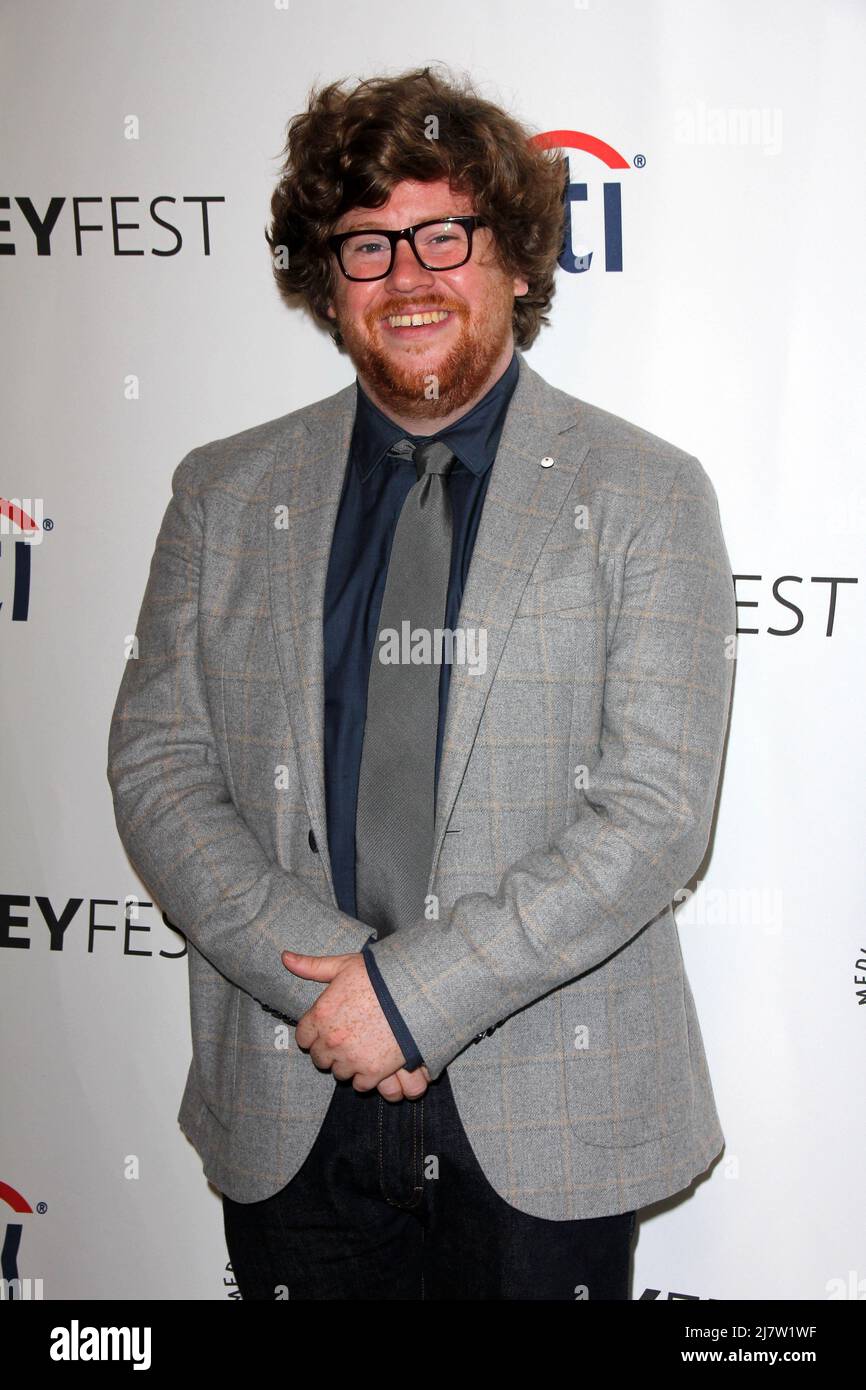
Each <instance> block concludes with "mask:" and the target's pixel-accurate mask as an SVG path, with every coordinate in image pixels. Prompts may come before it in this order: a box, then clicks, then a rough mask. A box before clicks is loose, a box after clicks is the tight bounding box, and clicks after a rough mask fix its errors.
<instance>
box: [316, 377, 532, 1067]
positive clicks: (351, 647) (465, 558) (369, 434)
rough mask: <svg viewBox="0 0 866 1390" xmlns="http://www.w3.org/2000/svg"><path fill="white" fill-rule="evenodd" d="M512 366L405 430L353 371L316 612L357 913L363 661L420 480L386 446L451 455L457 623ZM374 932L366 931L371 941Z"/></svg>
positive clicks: (395, 1019) (339, 892) (342, 833)
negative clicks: (432, 419)
mask: <svg viewBox="0 0 866 1390" xmlns="http://www.w3.org/2000/svg"><path fill="white" fill-rule="evenodd" d="M519 370H520V369H519V363H518V361H517V356H516V354H513V355H512V358H511V362H510V363H509V365H508V367H507V368H506V370H505V371H504V372H503V374H502V376H501V377H500V378H499V380H498V381H496V382H494V384H493V386H492V387H491V388H490V390H489V391H488V392H487V394H486V395H485V396H483V397H482V399H481V400H480V401H478V402H477V404H476V405H474V406H473V407H472V409H471V410H469V411H468V412H467V413H466V414H465V415H463V416H462V417H461V418H460V419H459V420H457V421H455V422H454V423H453V424H451V425H448V426H447V428H445V429H443V430H441V431H440V432H439V433H437V434H435V435H414V434H408V433H407V431H406V430H404V429H402V428H401V427H400V426H399V425H397V424H395V423H394V421H393V420H390V419H389V418H388V416H387V415H385V414H383V412H382V411H381V410H380V409H379V408H378V406H376V405H375V404H374V403H373V401H371V400H370V398H369V396H368V395H367V394H366V392H365V391H364V390H363V389H362V387H361V383H360V382H359V381H358V379H357V377H356V378H355V385H356V389H357V408H356V411H355V424H354V429H353V433H352V443H351V447H350V449H349V458H348V461H347V466H346V474H345V478H344V480H343V492H342V496H341V498H340V505H339V510H338V512H337V520H336V524H335V527H334V535H333V539H332V541H331V552H330V557H329V561H328V574H327V579H326V583H325V604H324V614H323V644H324V653H323V656H324V683H325V691H324V696H325V711H324V714H325V720H324V737H325V748H324V763H325V799H326V806H327V822H328V850H329V853H330V857H331V871H332V874H333V878H334V890H335V893H336V897H337V903H338V905H339V907H340V910H341V911H343V912H345V913H347V914H348V915H349V916H351V917H355V916H357V913H356V910H355V813H356V809H357V797H358V777H359V772H360V766H361V750H362V747H363V741H364V724H365V721H366V717H367V684H368V681H369V675H370V661H371V659H372V654H373V648H374V645H375V641H376V636H377V633H378V626H379V613H380V610H381V607H382V595H383V593H384V589H385V579H386V577H387V571H388V561H389V559H390V555H391V544H392V541H393V539H394V531H395V530H396V527H397V521H398V518H399V516H400V511H401V509H402V506H403V503H404V502H405V500H406V497H407V494H408V493H409V491H410V490H411V488H412V487H414V485H415V483H416V482H417V478H416V476H415V465H414V463H413V462H412V460H411V459H408V460H407V459H405V458H400V457H399V456H397V455H394V454H389V452H388V451H389V449H391V448H392V447H393V445H394V444H396V442H397V440H398V439H404V438H407V439H411V440H412V441H413V442H415V443H426V442H429V440H431V439H442V440H443V441H444V442H445V443H446V444H447V445H448V447H449V448H450V449H451V451H452V453H453V454H454V455H455V463H454V464H453V466H452V468H451V471H450V473H449V475H448V489H449V493H450V497H451V508H452V515H453V541H452V548H451V569H450V575H449V580H448V598H447V603H446V610H445V620H444V624H443V626H444V627H446V628H450V629H452V630H453V629H455V628H456V627H457V619H458V616H459V613H460V603H461V600H462V597H463V589H464V586H465V584H466V577H467V575H468V573H469V562H470V560H471V559H472V550H473V547H474V545H475V536H476V533H477V531H478V523H479V521H480V519H481V512H482V508H483V506H484V498H485V495H486V493H487V485H488V483H489V481H490V475H491V471H492V465H493V461H494V459H495V458H496V451H497V449H498V447H499V439H500V436H501V434H502V428H503V426H504V424H505V416H506V413H507V410H508V405H509V402H510V400H511V396H512V394H513V392H514V388H515V386H516V385H517V378H518V376H519ZM450 678H451V663H450V662H449V661H442V663H441V666H440V675H439V724H438V732H437V738H436V766H435V770H434V779H435V781H434V785H435V782H438V778H439V762H440V758H441V752H442V738H443V734H444V729H445V715H446V710H447V703H448V686H449V682H450ZM375 939H376V933H375V932H373V933H372V934H371V936H370V938H369V940H370V941H373V940H375ZM368 944H369V943H368ZM362 954H363V956H364V960H365V962H366V965H367V971H368V973H369V976H370V983H371V984H372V986H373V988H374V989H375V991H376V995H377V997H378V999H379V1003H380V1005H381V1007H382V1011H383V1013H384V1014H385V1017H386V1018H387V1020H388V1023H389V1024H390V1026H391V1029H392V1031H393V1033H394V1036H395V1038H396V1039H397V1042H398V1043H399V1044H400V1049H401V1051H402V1053H403V1056H404V1058H405V1065H406V1069H407V1070H408V1071H414V1070H416V1069H417V1068H418V1067H420V1066H421V1065H422V1063H423V1058H422V1057H421V1055H420V1053H419V1052H418V1048H417V1047H416V1045H415V1041H414V1039H413V1038H412V1035H411V1033H410V1032H409V1029H408V1028H407V1026H406V1024H405V1022H404V1020H403V1018H402V1016H401V1014H400V1012H399V1010H398V1009H397V1006H396V1004H395V1003H394V1001H393V999H392V997H391V994H390V992H389V991H388V989H387V987H386V985H385V982H384V980H383V979H382V976H381V974H380V972H379V967H378V965H377V964H376V961H375V958H374V956H373V955H372V953H371V952H370V951H368V950H367V946H366V945H365V946H364V948H363V949H362Z"/></svg>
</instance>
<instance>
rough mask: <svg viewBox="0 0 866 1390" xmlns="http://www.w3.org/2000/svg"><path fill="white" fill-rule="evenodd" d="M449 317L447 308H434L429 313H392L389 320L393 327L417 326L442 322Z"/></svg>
mask: <svg viewBox="0 0 866 1390" xmlns="http://www.w3.org/2000/svg"><path fill="white" fill-rule="evenodd" d="M447 317H448V310H447V309H434V310H433V311H432V313H428V314H391V316H390V317H389V319H388V322H389V324H390V325H391V327H392V328H417V327H418V326H419V325H420V324H422V323H441V322H442V320H443V319H447Z"/></svg>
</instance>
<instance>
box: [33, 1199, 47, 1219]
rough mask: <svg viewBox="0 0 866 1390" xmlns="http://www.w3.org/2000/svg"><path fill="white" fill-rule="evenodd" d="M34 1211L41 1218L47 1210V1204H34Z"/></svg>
mask: <svg viewBox="0 0 866 1390" xmlns="http://www.w3.org/2000/svg"><path fill="white" fill-rule="evenodd" d="M36 1210H37V1211H38V1212H39V1215H40V1216H42V1215H43V1214H44V1213H45V1212H46V1211H47V1210H48V1203H47V1202H37V1203H36Z"/></svg>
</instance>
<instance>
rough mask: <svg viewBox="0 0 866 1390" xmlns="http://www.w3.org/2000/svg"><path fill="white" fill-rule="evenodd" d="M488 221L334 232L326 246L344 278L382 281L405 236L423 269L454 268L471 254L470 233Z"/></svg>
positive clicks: (457, 219)
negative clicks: (399, 228)
mask: <svg viewBox="0 0 866 1390" xmlns="http://www.w3.org/2000/svg"><path fill="white" fill-rule="evenodd" d="M487 225H488V224H487V223H486V222H485V221H484V219H483V218H481V217H445V218H441V217H440V218H436V219H435V221H431V222H416V223H415V226H414V227H404V228H403V229H402V231H399V232H396V231H389V230H387V229H386V228H378V227H377V228H375V229H373V230H370V231H351V232H337V233H336V235H335V236H331V237H328V239H327V242H326V245H327V246H329V247H330V249H331V250H332V251H333V252H334V255H335V256H336V257H337V263H338V265H339V267H340V269H341V270H342V272H343V274H344V275H345V277H346V279H347V280H384V278H385V276H386V275H390V273H391V267H392V266H393V264H394V256H395V255H396V252H397V242H398V241H402V240H403V239H404V238H405V240H406V241H408V243H409V245H410V246H411V247H412V250H413V251H414V253H415V258H416V260H417V261H418V262H419V264H420V265H422V266H423V267H424V269H425V270H456V269H457V267H458V266H461V265H465V264H466V262H467V261H468V260H469V257H470V256H471V255H472V233H473V231H474V230H475V228H476V227H486V226H487Z"/></svg>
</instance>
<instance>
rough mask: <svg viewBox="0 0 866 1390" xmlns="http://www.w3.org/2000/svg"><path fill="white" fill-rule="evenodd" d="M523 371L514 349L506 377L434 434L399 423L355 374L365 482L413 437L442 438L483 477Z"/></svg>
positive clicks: (357, 436)
mask: <svg viewBox="0 0 866 1390" xmlns="http://www.w3.org/2000/svg"><path fill="white" fill-rule="evenodd" d="M519 374H520V364H519V363H518V360H517V353H516V352H514V353H512V356H511V361H510V362H509V364H508V366H507V367H506V369H505V371H504V372H503V373H502V376H501V377H500V378H499V380H498V381H495V382H494V383H493V385H492V386H491V388H490V390H489V391H488V392H487V394H486V395H485V396H482V397H481V400H480V401H478V402H477V403H476V404H475V405H474V406H473V407H472V409H471V410H469V411H467V413H466V414H465V415H461V417H460V419H459V420H455V421H454V423H453V424H452V425H449V426H448V427H447V428H446V429H444V430H442V431H441V432H440V433H437V434H430V435H416V434H410V433H409V432H408V430H404V429H402V428H401V426H399V425H397V424H395V422H394V421H393V420H391V419H389V417H388V416H387V415H385V413H384V412H383V411H381V410H380V409H379V407H378V406H377V405H376V404H375V403H374V402H373V401H371V399H370V397H369V396H368V395H367V393H366V391H365V390H364V388H363V387H362V385H361V383H360V381H359V380H358V378H357V377H355V386H356V396H357V409H356V411H355V425H354V429H353V432H352V448H351V454H352V458H353V459H354V460H355V466H356V467H357V469H358V473H359V475H360V477H361V481H362V482H366V480H367V478H369V476H370V474H371V473H372V472H373V470H374V468H376V467H377V465H378V464H379V463H381V461H382V459H383V458H384V457H385V455H386V454H387V452H388V450H389V449H390V448H391V447H392V446H393V445H394V444H396V442H397V440H398V439H411V440H414V441H415V442H417V443H429V441H430V440H432V439H442V440H443V441H444V443H446V444H447V445H448V447H449V449H451V450H452V452H453V453H454V454H455V455H456V457H457V458H458V460H459V461H460V463H462V464H463V465H464V467H466V468H468V469H469V470H470V472H472V473H474V474H476V476H477V477H480V476H481V475H482V473H485V472H486V471H487V469H488V468H489V467H490V466H491V464H492V463H493V460H494V458H495V457H496V448H497V446H498V443H499V436H500V434H501V432H502V423H503V419H504V416H505V412H506V410H507V409H508V403H509V401H510V400H511V396H512V394H513V392H514V388H515V386H516V385H517V378H518V376H519Z"/></svg>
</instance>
